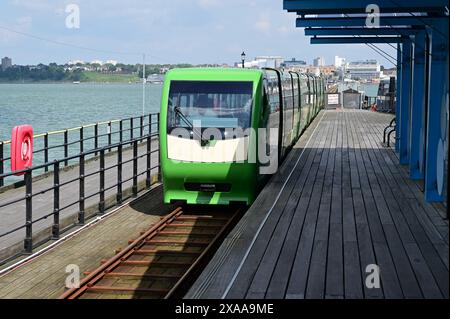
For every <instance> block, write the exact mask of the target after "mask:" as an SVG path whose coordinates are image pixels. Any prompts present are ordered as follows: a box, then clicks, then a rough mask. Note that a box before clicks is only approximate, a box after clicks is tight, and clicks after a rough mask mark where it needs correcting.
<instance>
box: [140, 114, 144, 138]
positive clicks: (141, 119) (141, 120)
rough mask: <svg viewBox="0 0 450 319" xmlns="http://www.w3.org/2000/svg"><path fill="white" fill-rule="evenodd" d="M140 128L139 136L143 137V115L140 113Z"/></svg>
mask: <svg viewBox="0 0 450 319" xmlns="http://www.w3.org/2000/svg"><path fill="white" fill-rule="evenodd" d="M140 122H141V123H140V124H141V125H140V126H141V127H140V129H141V137H143V136H144V115H141V118H140Z"/></svg>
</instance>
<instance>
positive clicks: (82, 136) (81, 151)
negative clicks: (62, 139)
mask: <svg viewBox="0 0 450 319" xmlns="http://www.w3.org/2000/svg"><path fill="white" fill-rule="evenodd" d="M83 152H84V127H81V128H80V154H81V153H83Z"/></svg>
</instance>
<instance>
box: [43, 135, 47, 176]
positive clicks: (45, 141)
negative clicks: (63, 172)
mask: <svg viewBox="0 0 450 319" xmlns="http://www.w3.org/2000/svg"><path fill="white" fill-rule="evenodd" d="M44 163H48V133H45V135H44ZM44 170H45V171H46V172H48V165H46V166H45V169H44Z"/></svg>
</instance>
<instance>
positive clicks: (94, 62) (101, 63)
mask: <svg viewBox="0 0 450 319" xmlns="http://www.w3.org/2000/svg"><path fill="white" fill-rule="evenodd" d="M91 64H99V65H103V61H101V60H94V61H92V62H91Z"/></svg>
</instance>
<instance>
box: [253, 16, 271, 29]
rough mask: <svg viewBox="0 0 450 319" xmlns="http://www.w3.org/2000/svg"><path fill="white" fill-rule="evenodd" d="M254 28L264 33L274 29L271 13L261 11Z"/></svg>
mask: <svg viewBox="0 0 450 319" xmlns="http://www.w3.org/2000/svg"><path fill="white" fill-rule="evenodd" d="M254 28H255V29H256V30H258V31H260V32H263V33H267V32H269V31H270V30H271V29H272V23H271V19H270V15H269V13H267V12H263V13H260V14H259V17H258V20H257V21H256V22H255V25H254Z"/></svg>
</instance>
